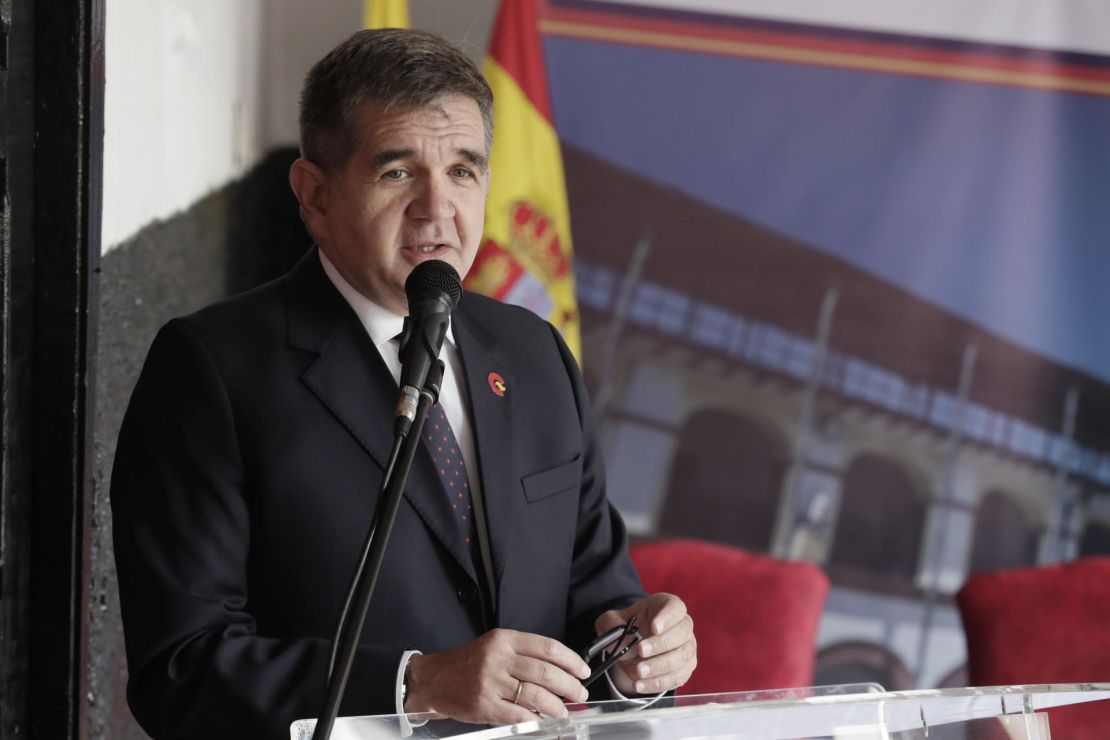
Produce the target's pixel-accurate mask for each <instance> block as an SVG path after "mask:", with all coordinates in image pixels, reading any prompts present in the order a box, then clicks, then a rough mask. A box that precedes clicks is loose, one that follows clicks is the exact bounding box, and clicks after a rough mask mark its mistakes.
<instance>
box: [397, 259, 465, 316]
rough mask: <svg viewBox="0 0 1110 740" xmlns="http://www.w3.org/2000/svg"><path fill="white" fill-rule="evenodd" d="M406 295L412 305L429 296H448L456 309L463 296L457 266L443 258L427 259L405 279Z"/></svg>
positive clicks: (452, 307) (452, 306)
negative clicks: (452, 265)
mask: <svg viewBox="0 0 1110 740" xmlns="http://www.w3.org/2000/svg"><path fill="white" fill-rule="evenodd" d="M405 295H406V296H407V297H408V301H409V305H410V306H411V305H414V304H416V303H418V302H420V301H421V300H422V299H425V298H427V297H431V296H439V295H442V296H446V297H447V299H448V300H449V301H450V304H451V309H452V310H454V308H455V306H457V305H459V299H461V298H462V280H460V279H459V273H458V272H456V271H455V268H454V267H451V265H449V264H447V263H446V262H444V261H443V260H427V261H425V262H421V263H420V264H419V265H417V266H416V267H414V268H413V270H412V272H410V273H409V277H408V279H407V280H405Z"/></svg>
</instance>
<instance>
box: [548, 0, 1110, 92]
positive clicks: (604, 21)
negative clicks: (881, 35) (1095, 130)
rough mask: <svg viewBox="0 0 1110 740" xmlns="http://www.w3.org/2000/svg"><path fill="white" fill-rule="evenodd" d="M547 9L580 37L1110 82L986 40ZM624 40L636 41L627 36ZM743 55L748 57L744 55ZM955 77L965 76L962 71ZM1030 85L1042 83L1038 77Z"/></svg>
mask: <svg viewBox="0 0 1110 740" xmlns="http://www.w3.org/2000/svg"><path fill="white" fill-rule="evenodd" d="M542 12H543V20H544V24H543V30H544V33H545V34H549V35H553V36H568V37H576V36H577V35H578V34H575V33H574V30H573V29H574V27H576V26H577V27H592V28H594V29H602V30H609V31H614V32H618V31H619V32H633V33H637V32H638V33H643V34H650V35H658V36H669V37H676V38H683V39H690V40H691V41H692V42H693V44H691V45H693V46H695V47H696V43H697V41H698V40H704V41H710V42H726V43H736V44H743V45H751V46H760V47H773V48H777V49H795V50H798V51H799V52H802V53H803V54H804V52H817V53H829V54H843V55H851V56H856V57H869V58H872V59H876V60H883V59H888V60H892V61H905V62H922V63H926V64H935V65H943V66H945V67H961V68H965V69H979V70H996V71H1002V72H1010V73H1016V74H1019V75H1029V76H1031V77H1033V76H1036V77H1038V78H1042V77H1050V78H1057V79H1060V80H1076V81H1092V82H1110V69H1107V68H1104V67H1095V66H1083V65H1078V64H1074V63H1068V62H1065V61H1062V60H1059V59H1054V58H1052V57H1051V56H1044V55H1038V56H1034V57H1026V58H1023V57H1015V56H1013V55H1008V54H1004V53H1002V52H1001V51H1000V52H999V53H998V54H992V53H990V52H988V51H984V49H983V46H982V45H975V49H974V50H970V49H969V50H959V49H947V48H935V47H929V46H925V45H919V44H915V43H912V42H909V43H897V42H891V41H879V40H867V39H860V38H842V37H836V36H825V35H822V34H820V33H804V32H801V33H799V32H788V31H776V30H768V29H764V28H743V27H736V26H726V25H710V24H707V23H701V22H698V21H691V20H684V19H678V18H665V17H664V18H660V17H658V16H644V15H637V14H636V13H635V12H628V13H619V12H611V11H600V10H580V9H576V8H567V7H559V6H555V5H552V4H550V3H546V2H545V3H544V4H543V8H542ZM611 40H612V42H613V43H621V39H620V35H619V34H614V36H613V37H612V39H611ZM624 43H630V42H629V41H627V40H626V41H624ZM633 43H635V42H633ZM637 45H643V46H649V47H659V48H672V47H671V46H670V45H668V44H664V43H652V42H651V40H650V39H647V40H645V41H644V42H643V43H642V44H639V43H638V44H637ZM694 50H696V48H695V49H694ZM707 52H708V53H720V52H717V51H713V50H707ZM739 55H741V56H743V54H739ZM799 61H803V62H804V61H806V60H805V58H804V56H801V57H800V58H799ZM813 63H814V65H815V66H822V64H821V62H820V61H815V62H813ZM830 66H832V65H830ZM953 76H954V77H959V75H958V73H957V74H955V75H953ZM1030 86H1039V85H1037V84H1036V83H1035V82H1033V83H1032V84H1031V85H1030Z"/></svg>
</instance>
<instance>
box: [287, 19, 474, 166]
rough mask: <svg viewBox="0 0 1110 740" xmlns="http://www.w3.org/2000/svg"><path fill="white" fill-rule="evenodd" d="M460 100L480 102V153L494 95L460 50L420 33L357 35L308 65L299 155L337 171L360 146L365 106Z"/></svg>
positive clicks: (378, 31)
mask: <svg viewBox="0 0 1110 740" xmlns="http://www.w3.org/2000/svg"><path fill="white" fill-rule="evenodd" d="M451 95H463V96H465V97H468V98H470V99H472V100H473V101H474V102H475V103H477V104H478V110H479V111H480V112H481V114H482V123H483V126H484V129H485V140H486V150H487V152H488V151H489V149H490V147H491V146H492V144H493V92H492V91H491V90H490V88H489V84H488V83H487V82H486V80H485V78H484V77H482V73H481V72H479V71H478V68H477V67H476V66H475V65H474V63H473V62H472V61H470V58H469V57H467V56H466V54H464V53H463V52H462V51H461V50H459V48H458V47H456V46H455V45H454V44H452V43H451V42H449V41H447V40H446V39H444V38H442V37H440V36H437V35H435V34H433V33H428V32H426V31H416V30H413V29H407V28H379V29H371V30H365V31H358V32H356V33H354V34H352V35H351V36H350V37H349V38H348V39H347V40H346V41H344V42H343V43H341V44H340V45H339V46H337V47H335V48H334V49H332V50H331V51H330V52H329V53H328V55H327V56H325V57H324V58H323V59H321V60H320V61H319V62H317V63H316V64H315V65H313V67H312V69H311V70H309V72H308V75H307V76H306V77H305V81H304V87H303V88H302V90H301V108H300V129H301V155H302V156H303V157H305V158H306V159H308V160H310V161H312V162H315V163H316V164H317V165H319V166H320V167H323V168H324V169H326V170H332V169H342V168H343V167H344V166H346V164H347V161H348V160H349V159H350V158H351V155H352V154H354V152H355V150H356V149H357V148H358V145H359V141H358V128H357V125H356V119H357V116H358V111H359V109H360V108H361V107H362V105H363V104H364V103H370V102H373V103H382V104H384V105H386V106H387V107H388V106H392V105H406V106H412V107H417V108H422V107H427V106H435V105H436V104H437V103H438V102H439V101H441V100H442V99H443V98H445V97H447V96H451Z"/></svg>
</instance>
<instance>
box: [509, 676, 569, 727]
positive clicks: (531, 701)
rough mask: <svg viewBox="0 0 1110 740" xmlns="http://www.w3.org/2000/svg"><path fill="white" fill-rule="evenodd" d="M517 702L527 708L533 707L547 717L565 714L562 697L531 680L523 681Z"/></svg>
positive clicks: (565, 709)
mask: <svg viewBox="0 0 1110 740" xmlns="http://www.w3.org/2000/svg"><path fill="white" fill-rule="evenodd" d="M517 704H519V705H520V706H522V707H526V708H528V709H534V710H536V711H537V712H539V713H540V714H545V715H547V716H548V717H564V716H566V714H567V708H566V705H565V704H563V700H562V699H560V698H559V697H558V696H556V695H555V694H553V693H551V692H550V691H548V690H547V689H546V688H544V687H543V686H540V685H538V684H534V683H532V682H531V681H525V682H524V684H523V687H522V688H521V691H520V699H519V700H518V701H517ZM533 719H535V717H533Z"/></svg>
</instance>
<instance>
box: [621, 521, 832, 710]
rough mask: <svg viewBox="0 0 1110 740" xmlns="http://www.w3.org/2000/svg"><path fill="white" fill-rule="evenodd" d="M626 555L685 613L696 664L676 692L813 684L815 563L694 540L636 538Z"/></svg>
mask: <svg viewBox="0 0 1110 740" xmlns="http://www.w3.org/2000/svg"><path fill="white" fill-rule="evenodd" d="M632 561H633V562H634V563H635V564H636V569H637V570H638V571H639V572H640V578H641V579H642V580H643V583H644V588H645V589H647V592H648V593H655V592H657V591H666V592H668V593H673V594H677V595H678V596H680V597H682V599H683V601H685V602H686V607H687V609H689V612H690V615H691V617H693V620H694V632H695V634H696V635H697V638H698V667H697V669H696V670H695V671H694V675H693V676H692V677H691V678H690V681H689V682H688V683H687V684H686V686H684V687H683V688H682V689H681V690H680V692H679V693H682V694H712V693H723V692H727V691H750V690H755V689H778V688H792V687H796V686H809V685H811V684H812V683H813V664H814V658H815V652H816V651H815V649H814V646H815V640H816V636H817V623H818V620H819V619H820V616H821V610H822V609H823V608H824V605H825V596H826V595H827V594H828V590H829V581H828V578H827V577H826V576H825V574H824V573H823V572H822V571H821V569H820V568H818V567H817V566H815V565H813V564H811V563H804V562H792V561H785V560H777V559H775V558H771V557H767V556H765V555H757V554H755V553H750V552H745V551H743V550H738V549H736V548H732V547H725V546H723V545H715V544H711V543H708V542H700V541H696V540H660V541H656V542H647V543H642V544H637V545H634V546H633V547H632Z"/></svg>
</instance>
